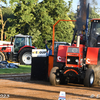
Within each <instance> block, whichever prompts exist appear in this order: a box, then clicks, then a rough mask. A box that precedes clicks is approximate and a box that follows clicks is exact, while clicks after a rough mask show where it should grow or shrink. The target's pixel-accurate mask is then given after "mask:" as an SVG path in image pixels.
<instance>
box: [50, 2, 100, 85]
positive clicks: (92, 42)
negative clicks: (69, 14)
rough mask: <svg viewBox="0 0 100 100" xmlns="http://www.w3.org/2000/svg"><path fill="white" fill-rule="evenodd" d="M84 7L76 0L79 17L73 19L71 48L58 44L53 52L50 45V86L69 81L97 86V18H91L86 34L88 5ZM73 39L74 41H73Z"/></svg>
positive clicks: (99, 60)
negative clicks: (73, 29)
mask: <svg viewBox="0 0 100 100" xmlns="http://www.w3.org/2000/svg"><path fill="white" fill-rule="evenodd" d="M86 5H87V4H86V0H80V11H79V9H78V10H77V11H79V12H78V13H81V15H80V14H78V16H79V17H77V19H76V29H75V32H74V36H73V39H72V42H71V46H68V45H59V47H58V48H57V51H56V53H55V52H54V44H52V45H53V51H52V55H54V59H56V61H55V60H54V62H53V68H52V69H51V72H50V77H49V78H50V83H51V84H52V85H57V84H66V83H68V82H70V81H71V80H72V81H76V80H77V81H83V83H84V86H87V87H91V86H93V85H94V84H97V83H98V77H99V72H100V56H99V55H100V48H99V47H100V19H91V27H90V32H89V34H87V28H88V27H87V26H88V25H87V20H88V16H89V15H88V12H89V4H88V6H86ZM83 8H84V9H83ZM83 13H84V14H83ZM59 21H64V20H59ZM59 21H58V22H59ZM58 22H57V23H58ZM54 27H55V25H54ZM54 27H53V40H52V41H53V43H54ZM76 36H77V40H75V37H76Z"/></svg>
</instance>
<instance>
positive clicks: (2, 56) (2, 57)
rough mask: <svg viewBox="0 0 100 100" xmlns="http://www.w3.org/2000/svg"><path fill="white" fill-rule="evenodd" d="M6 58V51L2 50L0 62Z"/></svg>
mask: <svg viewBox="0 0 100 100" xmlns="http://www.w3.org/2000/svg"><path fill="white" fill-rule="evenodd" d="M4 60H6V57H5V55H4V53H2V52H0V62H1V61H4Z"/></svg>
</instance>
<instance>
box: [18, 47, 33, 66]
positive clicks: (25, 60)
mask: <svg viewBox="0 0 100 100" xmlns="http://www.w3.org/2000/svg"><path fill="white" fill-rule="evenodd" d="M19 62H20V64H24V65H30V64H31V63H32V49H31V48H25V49H23V50H22V51H21V52H20V54H19Z"/></svg>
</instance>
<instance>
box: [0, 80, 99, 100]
mask: <svg viewBox="0 0 100 100" xmlns="http://www.w3.org/2000/svg"><path fill="white" fill-rule="evenodd" d="M60 91H65V92H66V100H97V99H96V97H97V95H98V100H100V87H92V88H87V87H84V86H83V85H82V84H72V83H70V84H68V85H58V86H51V85H50V83H49V82H42V81H28V82H20V81H13V80H7V79H0V97H1V96H2V95H3V96H4V94H6V95H9V98H6V97H5V98H3V97H1V98H0V100H58V97H59V93H60ZM1 94H2V95H1ZM90 96H91V97H93V98H91V97H90Z"/></svg>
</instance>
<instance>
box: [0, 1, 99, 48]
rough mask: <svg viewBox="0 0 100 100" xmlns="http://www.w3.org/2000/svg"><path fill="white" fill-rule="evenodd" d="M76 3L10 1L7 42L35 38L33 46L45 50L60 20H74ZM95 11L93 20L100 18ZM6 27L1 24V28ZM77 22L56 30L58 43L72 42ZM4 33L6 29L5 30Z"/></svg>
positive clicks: (61, 24) (6, 14)
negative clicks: (73, 5) (12, 38)
mask: <svg viewBox="0 0 100 100" xmlns="http://www.w3.org/2000/svg"><path fill="white" fill-rule="evenodd" d="M2 1H4V2H5V3H6V0H2ZM72 2H73V0H70V1H69V2H67V3H66V2H65V1H64V0H43V1H42V2H38V0H10V7H5V8H2V13H3V18H4V21H3V22H5V21H6V20H7V22H6V25H5V29H4V33H5V34H6V37H7V38H6V40H10V37H11V36H14V35H16V34H19V33H21V34H24V35H31V36H32V37H33V39H32V44H33V45H34V46H35V47H37V48H44V47H45V43H44V42H45V40H51V39H52V33H53V25H54V24H55V22H57V21H58V20H60V19H65V20H74V19H76V13H75V12H73V11H71V6H72ZM99 17H100V16H99V14H98V13H96V11H95V9H91V14H90V18H99ZM1 26H2V24H1V23H0V27H1ZM74 27H75V23H73V22H59V23H58V24H57V25H56V26H55V40H57V41H65V42H71V40H72V37H73V28H74ZM1 29H2V28H1ZM1 29H0V30H1Z"/></svg>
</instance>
